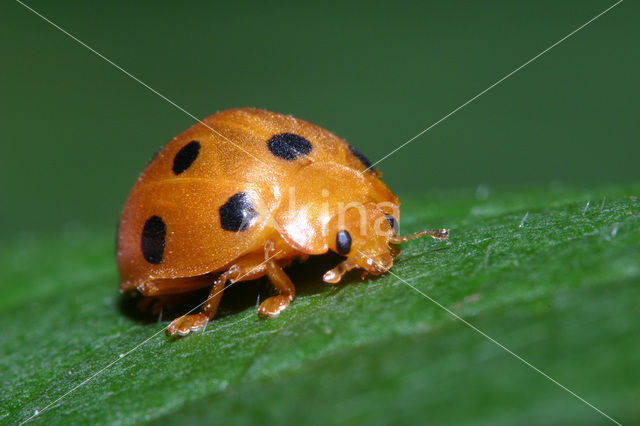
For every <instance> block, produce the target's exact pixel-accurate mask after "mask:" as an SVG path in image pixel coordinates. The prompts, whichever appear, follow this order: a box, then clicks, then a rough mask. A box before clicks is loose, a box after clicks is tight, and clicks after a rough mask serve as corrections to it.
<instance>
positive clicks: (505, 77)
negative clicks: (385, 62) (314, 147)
mask: <svg viewBox="0 0 640 426" xmlns="http://www.w3.org/2000/svg"><path fill="white" fill-rule="evenodd" d="M623 1H624V0H619V1H618V2H616V3H615V4H613V5H612V6H609V7H608V8H606V9H605V10H604V11H602V12H600V13H599V14H598V15H596V16H594V17H593V18H591V19H590V20H588V21H587V22H585V23H584V24H582V25H581V26H579V27H578V28H576V29H575V30H573V31H571V32H570V33H569V34H567V35H566V36H564V37H562V38H561V39H560V40H558V41H556V42H555V43H553V44H552V45H551V46H549V47H547V48H546V49H544V50H543V51H542V52H540V53H538V54H537V55H536V56H534V57H533V58H531V59H529V60H528V61H527V62H525V63H524V64H522V65H520V66H519V67H518V68H516V69H515V70H513V71H511V72H510V73H509V74H507V75H505V76H504V77H502V78H501V79H499V80H498V81H496V82H495V83H493V84H492V85H491V86H489V87H487V88H486V89H484V90H483V91H482V92H480V93H478V94H477V95H475V96H474V97H472V98H471V99H469V100H468V101H466V102H465V103H463V104H462V105H460V106H459V107H458V108H456V109H454V110H453V111H451V112H450V113H448V114H447V115H445V116H444V117H442V118H441V119H440V120H438V121H436V122H435V123H433V124H432V125H431V126H429V127H427V128H426V129H424V130H423V131H421V132H420V133H418V134H417V135H415V136H414V137H412V138H411V139H409V140H408V141H406V142H405V143H403V144H402V145H400V146H399V147H397V148H396V149H394V150H393V151H391V152H390V153H388V154H387V155H385V156H384V157H382V158H381V159H379V160H378V161H376V162H375V163H373V164H371V165H370V166H369V167H367V168H366V169H364V170H363V171H362V172H361V173H364V172H366V171H367V170H370V169H372V168H373V167H374V166H375V165H376V164H378V163H380V162H381V161H383V160H385V159H386V158H387V157H389V156H391V155H393V154H394V153H395V152H396V151H398V150H400V149H402V148H404V147H405V146H406V145H408V144H409V143H411V142H413V140H414V139H417V138H419V137H420V136H422V135H423V134H425V133H426V132H428V131H429V130H431V129H433V128H434V127H436V126H437V125H438V124H440V123H442V122H443V121H444V120H446V119H447V118H449V117H451V116H452V115H453V114H455V113H456V112H458V111H460V110H461V109H462V108H464V107H466V106H467V105H469V104H470V103H471V102H473V101H475V100H476V99H478V98H479V97H480V96H482V95H484V94H485V93H487V92H488V91H489V90H491V89H493V88H494V87H496V86H497V85H498V84H500V83H502V82H503V81H505V80H506V79H508V78H509V77H511V76H512V75H513V74H515V73H517V72H518V71H520V70H521V69H522V68H524V67H526V66H527V65H529V64H530V63H531V62H533V61H535V60H536V59H538V58H539V57H540V56H542V55H544V54H545V53H547V52H548V51H550V50H551V49H553V48H554V47H556V46H557V45H559V44H560V43H562V42H563V41H565V40H566V39H568V38H569V37H571V36H572V35H574V34H575V33H577V32H578V31H580V30H581V29H583V28H584V27H586V26H587V25H589V24H590V23H592V22H593V21H595V20H596V19H598V18H599V17H601V16H602V15H604V14H605V13H607V12H608V11H610V10H611V9H613V8H614V7H616V6H617V5H619V4H620V3H622V2H623Z"/></svg>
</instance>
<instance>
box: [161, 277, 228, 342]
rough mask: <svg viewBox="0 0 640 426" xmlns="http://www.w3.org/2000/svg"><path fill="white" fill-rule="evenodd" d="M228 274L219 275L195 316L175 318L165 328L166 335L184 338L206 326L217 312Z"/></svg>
mask: <svg viewBox="0 0 640 426" xmlns="http://www.w3.org/2000/svg"><path fill="white" fill-rule="evenodd" d="M228 272H229V271H227V272H225V273H223V274H221V275H220V276H219V277H218V278H217V279H216V281H215V283H214V284H213V286H212V287H211V291H210V292H209V296H208V297H207V299H206V300H205V304H204V306H203V308H202V311H200V312H199V313H197V314H190V315H183V316H181V317H179V318H176V319H175V320H173V321H172V322H171V324H169V327H167V330H166V333H167V335H171V336H186V335H187V334H189V333H190V332H192V331H198V330H201V329H202V328H204V327H206V326H207V323H208V322H209V320H210V319H211V318H213V316H214V315H215V314H216V311H217V310H218V305H219V304H220V299H221V298H222V292H223V291H224V285H225V284H226V283H227V280H228V279H229V276H228Z"/></svg>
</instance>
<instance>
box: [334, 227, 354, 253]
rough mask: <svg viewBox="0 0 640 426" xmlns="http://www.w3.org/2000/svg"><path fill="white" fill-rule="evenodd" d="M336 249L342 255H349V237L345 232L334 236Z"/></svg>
mask: <svg viewBox="0 0 640 426" xmlns="http://www.w3.org/2000/svg"><path fill="white" fill-rule="evenodd" d="M336 249H338V253H340V254H342V255H346V254H349V252H350V251H351V235H349V233H348V232H347V231H340V232H338V235H337V236H336Z"/></svg>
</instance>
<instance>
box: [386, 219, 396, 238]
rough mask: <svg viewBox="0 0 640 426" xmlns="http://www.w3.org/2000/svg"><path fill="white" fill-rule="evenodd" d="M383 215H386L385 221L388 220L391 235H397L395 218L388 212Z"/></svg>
mask: <svg viewBox="0 0 640 426" xmlns="http://www.w3.org/2000/svg"><path fill="white" fill-rule="evenodd" d="M385 216H386V217H387V222H389V226H390V227H391V229H392V230H393V235H398V221H397V220H396V218H395V217H393V216H391V215H390V214H388V215H385Z"/></svg>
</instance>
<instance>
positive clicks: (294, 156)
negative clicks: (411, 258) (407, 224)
mask: <svg viewBox="0 0 640 426" xmlns="http://www.w3.org/2000/svg"><path fill="white" fill-rule="evenodd" d="M380 176H381V175H380V173H379V172H378V171H376V170H374V169H373V168H372V167H371V163H370V162H369V160H367V158H366V157H365V156H364V155H363V154H362V153H361V152H360V151H358V150H357V149H356V148H354V147H353V146H351V145H349V144H348V143H347V142H345V141H344V140H342V139H340V138H338V137H337V136H335V135H333V134H332V133H330V132H328V131H327V130H324V129H322V128H320V127H318V126H316V125H314V124H311V123H308V122H306V121H303V120H300V119H297V118H294V117H291V116H288V115H282V114H278V113H274V112H270V111H265V110H261V109H253V108H238V109H231V110H226V111H221V112H218V113H216V114H213V115H211V116H209V117H207V118H206V119H204V120H203V121H201V122H199V123H197V124H195V125H194V126H193V127H191V128H189V129H187V130H186V131H184V132H183V133H181V134H180V135H178V136H177V137H175V138H174V139H173V140H172V141H170V142H169V143H168V144H167V145H165V146H164V147H163V148H162V149H161V150H160V151H159V152H158V153H157V154H156V156H155V157H154V158H153V159H152V160H151V161H150V163H149V164H148V165H147V166H146V168H145V169H144V170H143V171H142V173H141V174H140V176H139V177H138V179H137V181H136V183H135V185H134V186H133V189H132V190H131V193H130V194H129V197H128V199H127V201H126V203H125V206H124V208H123V211H122V215H121V218H120V222H119V225H118V236H117V249H116V250H117V263H118V272H119V275H120V290H121V291H122V292H139V293H141V295H142V297H143V299H142V301H143V302H145V303H144V305H148V304H149V303H153V304H154V305H155V306H157V304H160V306H161V305H162V303H166V302H167V301H168V300H172V298H175V297H180V295H185V294H187V293H189V292H192V291H194V290H197V289H200V288H203V287H208V286H210V287H211V290H210V295H209V297H208V298H207V299H206V300H205V302H204V303H203V306H202V309H201V311H200V312H198V313H195V314H190V315H184V316H182V317H179V318H177V319H175V320H174V321H173V322H171V324H170V325H169V326H168V327H167V334H169V335H173V336H184V335H187V334H189V333H190V332H193V331H196V330H200V329H202V328H203V327H205V326H206V325H207V323H208V321H209V320H211V319H212V318H213V316H214V315H215V313H216V310H217V307H218V304H219V303H220V298H221V297H222V292H223V290H224V288H225V284H226V283H227V282H239V281H247V280H254V279H256V278H259V277H262V276H265V275H266V276H267V277H268V279H269V280H270V282H271V283H272V284H273V287H274V289H275V293H276V295H274V296H272V297H269V298H267V299H266V300H264V301H263V302H262V303H261V304H260V306H259V308H258V312H259V314H260V315H262V316H266V317H273V316H276V315H278V314H279V313H280V312H282V311H283V310H284V309H285V308H286V307H287V306H288V305H289V303H291V301H292V300H293V298H294V296H295V287H294V285H293V283H292V282H291V280H290V279H289V277H288V276H287V275H286V273H285V272H284V270H283V268H285V267H287V266H288V265H290V264H291V262H292V261H294V260H300V261H304V260H306V259H307V258H308V257H309V256H310V255H319V254H323V253H327V252H328V251H330V250H331V251H333V252H335V253H338V254H339V255H342V256H344V257H345V259H344V261H342V262H340V263H339V264H338V265H337V266H336V267H335V268H333V269H331V270H329V271H327V272H326V273H325V274H324V276H323V279H324V281H326V282H328V283H338V282H339V281H340V279H341V278H342V276H343V275H344V274H345V273H346V272H347V271H349V270H352V269H355V268H359V269H361V270H362V271H363V276H364V275H366V274H367V273H369V274H373V275H377V274H381V273H384V272H386V271H387V270H389V268H390V267H391V266H392V265H393V260H394V257H396V256H397V255H398V254H399V253H400V250H399V249H398V248H397V247H396V245H397V244H399V243H402V242H405V241H408V240H410V239H413V238H416V237H419V236H421V235H430V236H432V237H434V238H446V237H447V235H448V231H447V230H446V229H438V230H428V231H422V232H418V233H416V234H413V235H410V236H406V237H402V236H399V235H397V231H398V221H399V220H400V210H399V206H400V202H399V200H398V197H396V195H394V194H393V193H392V192H391V191H390V190H389V189H388V188H387V186H386V185H385V184H384V183H383V182H382V181H381V180H380Z"/></svg>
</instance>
